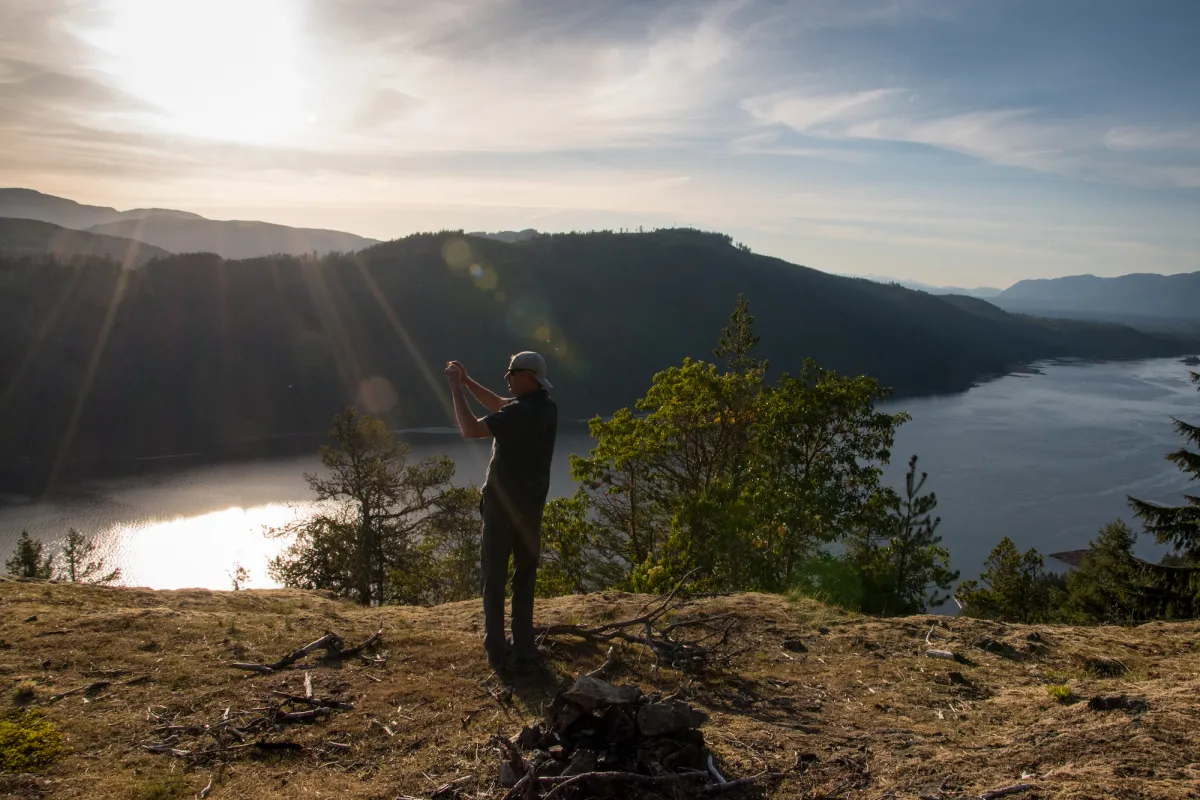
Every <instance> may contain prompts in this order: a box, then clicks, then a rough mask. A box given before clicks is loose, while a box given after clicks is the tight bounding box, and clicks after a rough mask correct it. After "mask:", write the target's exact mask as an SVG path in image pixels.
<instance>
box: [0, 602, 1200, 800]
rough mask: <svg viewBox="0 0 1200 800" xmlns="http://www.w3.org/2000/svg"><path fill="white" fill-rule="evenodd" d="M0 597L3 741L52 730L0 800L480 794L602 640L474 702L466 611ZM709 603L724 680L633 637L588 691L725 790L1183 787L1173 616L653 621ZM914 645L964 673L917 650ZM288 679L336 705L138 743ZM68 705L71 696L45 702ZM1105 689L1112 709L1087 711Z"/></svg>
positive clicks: (1183, 668)
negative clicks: (320, 651)
mask: <svg viewBox="0 0 1200 800" xmlns="http://www.w3.org/2000/svg"><path fill="white" fill-rule="evenodd" d="M648 599H649V598H646V597H641V596H636V595H627V594H621V593H615V592H614V593H597V594H593V595H587V596H574V597H562V598H556V599H553V600H548V601H542V602H540V604H539V606H538V609H537V622H538V624H539V625H548V624H559V623H574V624H594V623H596V622H599V621H604V620H614V619H627V618H630V617H633V616H635V615H636V613H637V611H638V609H639V608H641V607H643V606H644V604H645V603H646V601H647V600H648ZM0 607H2V608H3V611H4V613H3V614H2V615H0V679H2V682H3V684H4V685H3V688H4V697H3V700H0V704H2V705H3V707H4V717H3V719H4V720H5V721H6V722H7V723H8V724H9V726H10V727H9V728H8V729H7V730H9V731H10V732H11V731H12V730H13V728H12V726H13V725H20V724H24V723H22V722H21V720H25V722H28V721H29V720H32V719H35V718H37V717H39V716H40V719H41V722H39V723H38V724H39V725H41V726H42V727H41V728H40V730H43V731H44V730H47V729H49V730H54V729H56V730H57V731H58V732H59V733H60V734H61V754H60V755H59V757H57V758H55V759H52V760H50V763H48V764H47V765H46V766H43V767H41V768H39V769H38V770H36V771H34V772H30V773H25V774H20V773H13V772H0V794H3V795H5V796H12V797H28V798H34V797H54V798H81V797H112V798H118V797H119V798H147V799H149V798H174V797H178V798H184V797H187V798H191V797H196V796H198V795H199V794H200V793H201V791H202V790H204V789H205V787H209V791H208V793H207V795H206V796H207V797H210V798H214V799H216V800H220V799H222V798H268V797H281V796H289V797H314V798H327V797H336V798H379V799H380V800H382V799H383V798H395V797H397V796H398V795H399V796H410V797H422V798H429V797H431V796H434V795H435V794H436V796H438V797H447V798H448V797H462V798H467V797H476V798H483V797H495V798H500V797H503V796H504V794H505V790H504V789H503V788H501V787H499V785H498V783H497V777H498V773H499V766H500V763H501V760H500V757H499V756H498V755H497V753H496V752H495V750H494V748H493V746H492V745H491V744H489V739H490V738H491V737H492V736H493V735H494V734H497V733H499V734H501V735H503V736H506V737H508V736H513V735H515V734H517V733H518V732H519V731H520V730H521V728H522V726H523V725H525V724H527V723H529V722H531V721H533V720H534V719H536V718H539V717H540V716H541V715H542V713H543V710H544V707H545V705H546V703H547V702H548V701H549V700H550V699H551V698H552V696H553V695H554V692H555V690H556V689H557V688H558V680H560V679H562V680H570V679H573V678H574V677H575V676H576V675H578V674H579V673H581V672H584V671H588V670H592V669H595V668H596V667H598V666H599V665H600V664H601V663H602V662H603V661H604V660H605V649H606V648H605V647H603V646H602V645H600V644H598V643H591V642H583V641H577V640H572V639H570V638H561V639H558V640H557V641H558V642H559V643H558V644H556V645H555V646H554V647H552V649H551V652H550V670H551V671H552V672H553V673H554V674H553V675H550V674H547V675H546V676H545V678H544V680H541V681H535V682H532V683H528V684H525V683H520V682H518V683H517V684H516V685H515V691H514V692H513V693H512V695H511V697H509V696H507V695H506V694H497V696H490V695H489V694H488V693H487V691H485V689H484V688H483V685H482V684H481V681H485V680H486V679H487V678H488V676H489V671H488V668H487V666H486V663H485V661H484V658H483V650H482V648H481V646H480V629H481V624H482V615H481V612H480V609H479V606H478V603H477V602H464V603H455V604H449V605H445V606H440V607H434V608H417V607H400V606H389V607H385V608H361V607H357V606H353V605H350V604H347V603H342V602H339V601H334V600H330V599H327V598H326V597H325V596H324V595H322V594H319V593H310V592H299V591H241V592H211V591H204V590H184V591H151V590H145V589H124V588H99V587H89V586H79V585H62V584H49V583H44V582H33V581H29V582H16V581H11V580H5V581H3V582H0ZM713 613H720V614H729V615H732V616H733V617H735V618H737V619H738V620H739V623H740V632H739V633H738V634H737V643H738V645H739V647H744V648H746V649H745V651H744V652H743V653H742V654H741V655H739V656H737V657H736V659H735V661H734V662H733V664H732V666H731V668H729V669H726V670H723V671H718V672H711V673H706V674H703V675H700V676H697V677H688V676H685V675H683V674H681V673H679V672H677V671H675V670H673V669H670V668H661V669H657V670H656V669H654V668H653V660H652V658H651V657H650V655H649V654H648V652H647V651H646V650H645V648H642V647H640V646H638V645H634V644H625V645H619V646H618V650H617V655H618V658H619V662H618V665H617V668H616V670H615V671H614V672H612V673H611V674H610V675H609V679H610V680H611V681H612V682H613V683H616V684H623V683H632V684H637V685H638V686H640V687H641V688H642V689H643V690H644V691H645V692H647V693H649V692H652V691H659V692H661V693H662V694H664V695H668V694H676V695H677V696H679V697H681V698H683V699H685V700H687V701H688V702H689V703H691V704H692V705H693V706H695V707H696V708H698V709H701V710H703V711H705V712H706V713H707V714H708V715H709V719H708V721H707V722H706V723H705V724H704V725H703V726H702V727H701V730H702V732H703V734H704V737H705V739H706V740H707V742H708V744H709V746H710V748H711V749H712V751H713V752H714V753H715V756H716V764H717V766H718V768H719V769H720V770H721V771H722V772H723V773H724V774H725V776H727V777H728V778H730V779H736V778H741V777H746V776H751V775H756V774H760V773H763V772H768V771H770V772H777V773H779V776H778V777H777V778H773V779H770V780H768V781H765V782H763V783H762V784H761V785H762V787H763V788H762V792H763V795H764V796H766V797H854V798H868V797H869V798H884V797H897V798H899V797H906V798H907V797H931V798H932V797H937V798H962V797H979V796H981V795H983V794H984V793H985V792H987V791H992V790H996V789H998V788H1006V787H1012V786H1014V785H1018V784H1026V785H1028V786H1029V787H1030V788H1028V789H1026V790H1025V791H1023V792H1021V793H1019V794H1014V795H1011V796H1016V797H1025V798H1029V797H1056V798H1096V797H1154V798H1184V797H1195V796H1196V792H1197V790H1198V789H1200V764H1198V763H1197V759H1198V756H1197V753H1198V752H1200V710H1198V709H1197V706H1196V703H1195V698H1196V696H1197V692H1198V690H1200V675H1198V673H1197V670H1196V665H1197V664H1198V663H1200V661H1198V658H1200V656H1198V655H1197V647H1198V644H1200V626H1197V625H1196V624H1195V623H1179V624H1165V623H1153V624H1149V625H1144V626H1141V627H1138V628H1112V627H1107V628H1071V627H1054V626H1036V627H1025V626H1017V625H1006V624H1002V623H995V622H988V621H981V620H971V619H964V618H946V617H933V616H919V617H909V618H901V619H888V620H881V619H875V618H871V617H864V616H857V615H848V614H845V613H842V612H839V611H836V610H834V609H831V608H829V607H826V606H823V605H821V604H819V603H816V602H814V601H811V600H798V601H789V600H787V599H785V598H782V597H778V596H768V595H758V594H739V595H731V596H720V597H709V598H703V599H698V600H691V601H688V602H686V603H685V604H684V605H683V606H682V607H681V608H680V609H678V611H677V612H676V619H679V620H686V619H688V618H689V617H691V616H694V615H698V614H713ZM379 628H382V631H383V634H382V636H383V640H382V644H381V650H380V652H384V651H386V654H387V658H386V663H381V664H368V663H366V662H365V661H362V660H354V661H350V662H344V663H342V664H340V665H339V666H334V667H326V666H320V665H314V666H312V667H311V668H310V669H307V670H292V669H289V670H284V671H281V672H277V673H274V674H262V675H260V674H255V673H250V672H245V671H240V670H235V669H231V668H230V667H229V664H230V663H231V662H233V661H248V662H258V663H269V662H272V661H274V660H276V659H277V658H279V656H281V655H283V654H284V653H288V652H290V651H292V650H294V649H295V648H297V647H299V646H300V645H303V644H305V643H307V642H309V641H312V640H313V639H316V638H317V637H319V636H321V635H322V634H323V633H324V632H326V631H327V630H328V631H334V632H337V633H339V634H341V635H342V636H344V637H345V639H346V641H347V642H348V643H356V642H360V641H362V640H364V639H366V638H367V637H368V636H369V635H370V634H372V633H374V632H375V631H376V630H377V629H379ZM784 642H789V646H788V647H787V648H785V647H783V646H782V645H783V643H784ZM930 648H936V649H945V650H950V651H952V652H954V653H956V654H958V655H959V656H960V657H962V660H964V661H965V662H966V663H956V662H954V661H948V660H939V659H935V658H929V657H926V655H925V652H926V650H927V649H930ZM305 672H307V674H308V676H309V678H310V680H311V685H312V691H313V693H314V695H315V696H327V697H336V698H337V699H338V700H339V701H343V702H346V703H349V704H352V705H353V710H342V711H337V712H335V713H331V714H329V715H327V716H323V717H320V718H318V719H317V720H316V721H314V722H311V723H309V724H295V725H288V726H286V728H284V729H282V730H281V731H280V732H277V733H272V734H266V735H263V736H258V737H254V738H251V739H249V740H248V742H247V746H245V747H243V748H241V749H237V750H234V751H231V754H230V755H229V757H228V765H227V766H226V767H224V768H223V769H219V768H218V767H217V766H216V765H215V764H211V763H209V764H200V765H198V766H196V767H195V768H188V762H189V759H187V758H185V757H180V756H178V755H172V754H170V753H154V752H148V751H147V750H146V749H145V747H144V745H146V744H147V743H151V742H159V741H162V740H163V738H164V736H165V733H163V732H161V731H160V732H159V733H155V732H154V729H155V728H156V727H159V726H164V725H175V726H183V727H180V728H175V729H172V730H175V731H176V732H177V733H176V735H178V736H179V737H180V738H179V739H178V741H177V743H175V744H174V745H173V746H174V747H175V748H178V749H181V750H185V751H186V750H187V749H188V748H190V747H195V746H196V745H195V743H196V742H198V741H199V739H198V738H197V737H196V736H192V735H189V733H188V731H187V730H186V728H187V726H196V725H203V724H206V723H209V724H212V723H216V722H218V721H219V720H221V719H222V717H223V715H224V714H225V713H226V712H225V710H226V709H233V710H234V713H237V712H238V711H240V710H244V709H252V708H261V707H263V706H264V704H266V703H267V702H269V698H272V697H275V698H277V697H278V695H272V694H271V692H272V690H274V691H282V692H285V693H288V694H293V695H302V694H303V693H304V674H305ZM88 687H90V688H88ZM71 690H81V691H77V692H76V693H74V694H68V695H67V696H64V697H61V698H57V697H56V696H57V695H60V694H65V693H68V692H71ZM1121 695H1124V696H1125V699H1124V700H1123V701H1121V702H1120V703H1119V704H1118V705H1120V706H1121V707H1118V708H1112V709H1110V710H1104V706H1105V703H1109V704H1112V703H1113V700H1112V698H1116V697H1119V696H1121ZM1093 698H1100V699H1099V700H1093ZM1105 698H1107V699H1105ZM1089 700H1092V702H1089ZM17 709H22V710H17ZM46 722H49V723H50V725H49V726H47V725H46V724H45V723H46ZM0 730H3V729H0ZM168 733H169V732H168ZM192 733H193V734H194V733H195V731H193V732H192ZM47 735H48V736H50V738H53V736H52V734H47ZM256 739H263V740H268V741H271V742H274V743H276V744H275V745H273V746H272V747H273V749H269V750H268V749H262V748H261V747H260V746H256V745H255V744H254V741H255V740H256ZM5 742H7V745H5V744H4V743H5ZM284 742H286V743H287V744H279V743H284ZM51 744H53V742H51ZM4 746H9V747H11V746H12V740H11V737H10V738H9V739H5V737H4V735H2V734H0V762H2V761H3V759H4V757H5V754H6V752H7V751H5V750H4ZM50 749H51V750H53V747H51V748H50ZM9 755H11V753H9ZM210 780H211V786H210ZM447 784H450V786H449V788H443V787H446V785H447ZM439 788H441V789H442V791H441V792H440V793H438V789H439ZM627 796H636V794H632V793H631V794H629V795H627ZM730 796H746V795H735V794H732V793H730Z"/></svg>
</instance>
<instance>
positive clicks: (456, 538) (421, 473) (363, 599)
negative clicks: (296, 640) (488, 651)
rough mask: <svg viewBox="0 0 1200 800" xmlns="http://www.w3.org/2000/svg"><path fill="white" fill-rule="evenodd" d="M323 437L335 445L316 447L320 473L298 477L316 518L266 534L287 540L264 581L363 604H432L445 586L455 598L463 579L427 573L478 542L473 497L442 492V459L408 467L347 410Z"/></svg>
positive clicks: (362, 418) (400, 446) (386, 439)
mask: <svg viewBox="0 0 1200 800" xmlns="http://www.w3.org/2000/svg"><path fill="white" fill-rule="evenodd" d="M329 436H330V438H331V439H333V441H334V445H333V446H322V447H321V449H320V456H321V464H322V466H323V467H324V468H325V473H326V474H324V475H305V476H304V477H305V480H306V481H307V482H308V485H309V487H310V488H311V489H312V491H313V493H314V494H315V495H316V499H317V501H318V503H319V504H320V508H321V510H320V511H318V512H317V513H316V514H314V515H312V516H311V517H309V518H308V519H305V520H302V521H299V522H297V523H294V524H292V525H288V526H285V527H283V528H280V529H276V530H274V531H272V532H271V535H274V536H291V537H293V541H292V542H291V543H290V544H289V545H288V547H287V548H286V549H285V550H284V552H283V553H281V554H280V555H279V556H277V557H276V558H274V559H272V560H271V562H270V564H269V567H268V571H269V573H270V574H271V576H272V577H274V578H275V579H276V580H278V581H279V582H280V583H282V584H284V585H285V586H291V587H296V588H309V589H328V590H330V591H333V592H335V593H337V594H339V595H341V596H344V597H352V598H354V599H355V600H357V601H358V602H359V603H361V604H362V605H372V604H383V603H387V602H427V601H428V602H433V601H436V600H437V599H439V598H441V597H442V596H444V595H445V594H446V593H447V592H450V593H451V594H453V593H454V592H453V591H451V590H450V589H449V588H448V587H449V585H450V583H453V584H455V585H457V586H459V587H460V588H459V589H458V590H455V591H461V587H462V586H463V585H465V584H467V583H469V582H470V574H458V573H454V574H449V575H448V574H443V573H439V572H437V571H434V570H432V569H431V566H432V565H434V564H437V565H438V566H439V567H444V566H445V565H442V564H441V558H442V557H444V556H446V555H447V554H460V555H461V550H462V549H463V543H462V542H463V540H464V539H465V540H466V541H468V542H470V541H474V542H477V541H478V527H479V518H478V501H479V493H478V490H476V489H475V488H473V487H470V488H459V487H454V486H452V485H451V484H450V479H451V478H452V477H453V476H454V463H453V462H452V461H451V460H450V459H449V458H447V457H445V456H439V457H436V458H431V459H426V460H424V461H421V462H420V463H417V464H409V463H408V461H407V458H406V457H407V454H408V451H409V448H408V445H406V444H404V443H401V442H397V441H395V440H394V439H393V438H392V434H391V431H389V430H388V429H387V427H386V426H385V425H384V424H383V422H382V421H381V420H378V419H376V418H374V417H371V416H369V415H365V414H360V413H359V412H358V411H357V410H356V409H354V408H348V409H346V410H345V411H344V412H342V413H340V414H338V415H337V416H335V417H334V420H333V427H332V429H331V430H330V432H329ZM471 537H474V539H472V538H471ZM461 566H462V565H461V564H460V567H461ZM448 582H449V583H448ZM476 585H477V584H476Z"/></svg>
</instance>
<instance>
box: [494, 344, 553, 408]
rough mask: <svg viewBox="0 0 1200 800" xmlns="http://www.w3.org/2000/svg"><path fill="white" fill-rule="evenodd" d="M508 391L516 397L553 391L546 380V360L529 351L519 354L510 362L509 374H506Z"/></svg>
mask: <svg viewBox="0 0 1200 800" xmlns="http://www.w3.org/2000/svg"><path fill="white" fill-rule="evenodd" d="M504 379H505V380H506V381H508V390H509V391H510V392H512V395H513V396H514V397H520V396H521V395H523V394H530V393H532V392H540V391H541V390H542V389H553V388H554V387H553V386H552V385H551V383H550V381H548V380H546V359H544V358H542V357H541V356H540V355H538V354H537V353H534V352H532V351H529V350H525V351H522V352H520V353H517V354H516V355H515V356H513V357H512V358H510V359H509V360H508V372H505V373H504Z"/></svg>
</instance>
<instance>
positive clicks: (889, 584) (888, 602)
mask: <svg viewBox="0 0 1200 800" xmlns="http://www.w3.org/2000/svg"><path fill="white" fill-rule="evenodd" d="M928 477H929V476H928V475H927V474H926V473H924V472H922V473H921V476H920V478H917V457H916V456H913V457H912V458H911V459H910V460H909V462H908V472H907V473H906V474H905V476H904V496H903V497H901V496H900V494H899V493H898V492H896V491H895V490H893V489H891V488H885V489H882V490H880V492H879V493H878V494H877V495H876V496H875V498H873V500H874V502H873V506H872V508H873V510H874V512H875V514H876V520H877V521H876V520H870V519H869V518H868V522H867V524H866V525H864V526H863V527H861V528H860V529H859V530H858V531H857V532H856V533H855V534H854V536H853V537H852V538H851V541H850V543H849V547H848V553H847V556H848V558H849V560H850V562H851V563H852V564H854V565H855V566H856V568H857V569H858V572H859V575H860V577H861V578H862V581H863V602H862V610H863V611H865V612H867V613H869V614H883V615H901V614H916V613H920V612H922V611H924V610H925V609H926V608H927V607H928V606H933V607H937V606H940V605H942V604H943V603H945V602H946V601H947V600H948V599H950V595H949V594H948V593H946V591H947V590H948V589H949V588H950V586H951V585H952V584H953V583H954V581H956V580H957V579H958V571H957V570H952V569H950V554H949V552H947V550H946V548H944V547H942V546H941V544H940V543H941V541H942V537H941V536H938V535H937V533H936V531H937V528H938V525H940V524H941V518H940V517H933V516H931V515H932V513H933V510H934V509H935V508H937V496H936V495H935V494H934V493H932V492H930V493H929V494H921V490H922V489H923V488H924V486H925V481H926V479H927V478H928Z"/></svg>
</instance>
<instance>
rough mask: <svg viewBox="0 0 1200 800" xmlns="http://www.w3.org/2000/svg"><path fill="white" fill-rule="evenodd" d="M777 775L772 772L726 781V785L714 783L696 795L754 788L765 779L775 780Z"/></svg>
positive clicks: (698, 790) (701, 789) (702, 788)
mask: <svg viewBox="0 0 1200 800" xmlns="http://www.w3.org/2000/svg"><path fill="white" fill-rule="evenodd" d="M773 777H777V776H776V775H774V774H772V773H770V772H764V773H761V774H759V775H751V776H750V777H749V778H738V779H737V780H736V781H725V782H724V783H712V784H709V785H708V786H701V787H700V788H698V789H697V790H696V794H720V793H721V792H728V791H730V790H731V789H740V788H742V787H743V786H753V785H754V784H756V783H758V782H759V781H760V780H762V779H763V778H773Z"/></svg>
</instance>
